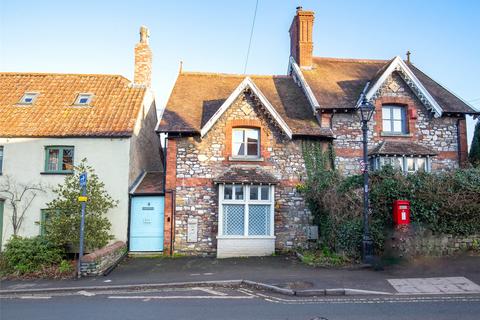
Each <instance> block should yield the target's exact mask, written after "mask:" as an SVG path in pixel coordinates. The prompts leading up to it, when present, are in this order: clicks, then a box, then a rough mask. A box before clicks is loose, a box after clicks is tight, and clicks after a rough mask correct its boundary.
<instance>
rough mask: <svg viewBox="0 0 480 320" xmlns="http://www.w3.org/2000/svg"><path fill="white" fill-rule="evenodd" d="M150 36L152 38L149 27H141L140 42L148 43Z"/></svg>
mask: <svg viewBox="0 0 480 320" xmlns="http://www.w3.org/2000/svg"><path fill="white" fill-rule="evenodd" d="M148 38H150V31H149V30H148V28H147V27H145V26H141V27H140V42H141V43H146V44H148Z"/></svg>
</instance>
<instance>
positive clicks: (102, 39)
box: [0, 0, 480, 139]
mask: <svg viewBox="0 0 480 320" xmlns="http://www.w3.org/2000/svg"><path fill="white" fill-rule="evenodd" d="M255 1H256V0H242V1H227V0H223V1H209V0H204V1H194V0H192V1H153V0H139V1H127V0H124V1H122V0H116V1H107V0H104V1H98V0H97V1H93V0H82V1H65V0H63V1H47V0H44V1H22V0H0V70H1V71H26V72H61V73H113V74H122V75H124V76H126V77H127V78H130V79H132V78H133V47H134V45H135V43H136V42H137V41H138V37H139V36H138V30H139V27H140V25H142V24H143V25H146V26H148V27H149V29H150V33H151V38H150V44H151V47H152V50H153V53H154V61H153V63H154V66H153V67H154V74H153V78H154V83H153V88H154V90H155V92H156V96H157V101H158V104H159V106H163V105H164V104H165V102H166V100H167V98H168V95H169V93H170V90H171V88H172V86H173V83H174V81H175V78H176V76H177V74H178V70H179V61H180V60H183V62H184V64H183V68H184V70H188V71H211V72H226V73H243V67H244V64H245V56H246V52H247V47H248V40H249V36H250V27H251V23H252V18H253V11H254V8H255ZM297 5H302V6H303V8H304V9H309V10H314V11H315V13H316V17H315V26H314V35H313V38H314V54H315V55H316V56H327V57H351V58H375V59H377V58H378V59H389V58H391V57H393V56H396V55H400V56H402V57H404V54H405V52H406V51H407V50H410V51H411V52H412V56H411V59H412V62H413V63H415V64H416V65H417V66H418V67H420V68H421V69H422V70H424V71H425V72H426V73H427V74H429V75H430V76H432V77H433V78H434V79H436V80H437V81H439V82H440V83H442V84H443V85H445V86H446V87H447V88H449V89H451V90H452V91H453V92H455V93H456V94H458V95H460V96H461V97H462V98H464V99H465V100H467V101H471V103H472V104H473V105H475V106H476V107H477V108H480V84H479V81H478V75H479V74H480V41H479V40H478V39H480V24H479V23H478V19H479V17H480V1H476V0H462V1H461V0H450V1H447V0H422V1H415V0H402V1H385V0H383V1H377V0H374V1H373V0H372V1H319V0H317V1H307V0H303V1H300V0H296V1H290V0H284V1H280V0H259V5H258V12H257V20H256V24H255V30H254V35H253V41H252V47H251V52H250V58H249V64H248V69H247V73H255V74H285V72H286V70H287V65H288V55H289V36H288V28H289V26H290V23H291V19H292V17H293V15H294V14H295V7H296V6H297ZM473 123H474V122H473V120H471V119H469V136H470V139H471V134H472V133H473Z"/></svg>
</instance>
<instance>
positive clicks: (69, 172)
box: [40, 171, 73, 175]
mask: <svg viewBox="0 0 480 320" xmlns="http://www.w3.org/2000/svg"><path fill="white" fill-rule="evenodd" d="M40 174H44V175H69V174H73V171H66V172H61V171H59V172H40Z"/></svg>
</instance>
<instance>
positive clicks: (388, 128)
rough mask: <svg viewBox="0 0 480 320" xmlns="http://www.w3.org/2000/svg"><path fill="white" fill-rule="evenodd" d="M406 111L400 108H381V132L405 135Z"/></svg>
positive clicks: (387, 106) (388, 106)
mask: <svg viewBox="0 0 480 320" xmlns="http://www.w3.org/2000/svg"><path fill="white" fill-rule="evenodd" d="M406 118H407V117H406V110H405V107H402V106H395V105H393V106H390V105H384V106H382V123H383V132H385V133H392V134H406V133H407V121H406Z"/></svg>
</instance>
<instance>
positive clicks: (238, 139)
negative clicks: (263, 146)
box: [232, 128, 260, 158]
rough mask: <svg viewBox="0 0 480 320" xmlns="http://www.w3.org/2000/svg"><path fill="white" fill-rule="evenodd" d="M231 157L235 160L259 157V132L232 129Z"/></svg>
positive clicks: (247, 129)
mask: <svg viewBox="0 0 480 320" xmlns="http://www.w3.org/2000/svg"><path fill="white" fill-rule="evenodd" d="M232 151H233V152H232V156H233V157H235V158H259V157H260V130H259V129H253V128H234V129H233V130H232Z"/></svg>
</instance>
